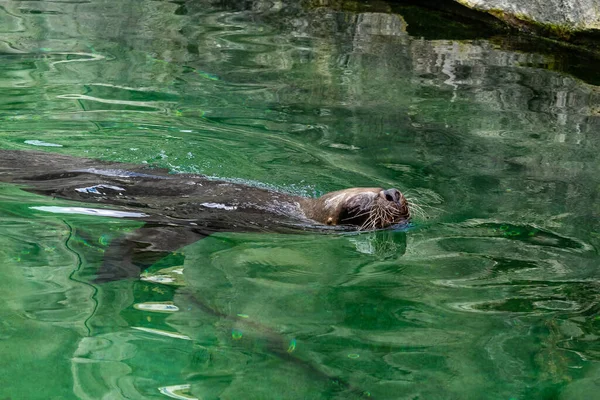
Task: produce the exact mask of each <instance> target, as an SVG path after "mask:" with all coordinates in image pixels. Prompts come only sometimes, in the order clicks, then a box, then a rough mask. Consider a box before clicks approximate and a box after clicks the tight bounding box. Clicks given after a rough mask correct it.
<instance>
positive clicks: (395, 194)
mask: <svg viewBox="0 0 600 400" xmlns="http://www.w3.org/2000/svg"><path fill="white" fill-rule="evenodd" d="M379 195H380V196H381V197H383V198H384V199H386V200H387V201H393V202H396V203H397V202H399V201H400V191H399V190H398V189H387V190H382V191H381V192H380V193H379Z"/></svg>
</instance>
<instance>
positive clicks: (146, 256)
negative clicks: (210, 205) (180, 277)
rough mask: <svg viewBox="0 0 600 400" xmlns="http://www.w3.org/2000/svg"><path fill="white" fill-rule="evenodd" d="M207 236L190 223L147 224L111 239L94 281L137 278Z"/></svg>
mask: <svg viewBox="0 0 600 400" xmlns="http://www.w3.org/2000/svg"><path fill="white" fill-rule="evenodd" d="M206 236H208V233H204V232H203V231H201V230H199V229H194V228H190V227H184V226H161V225H150V224H148V225H145V226H143V227H141V228H139V229H137V230H136V231H134V232H132V233H130V234H128V235H126V236H123V237H121V238H117V239H115V240H113V242H111V244H110V245H109V247H108V249H107V250H106V252H105V254H104V261H103V263H102V266H101V267H100V268H99V270H98V272H97V275H96V279H95V280H94V282H96V283H102V282H111V281H115V280H119V279H128V278H133V279H137V278H139V277H140V274H141V272H142V271H143V270H145V269H146V268H148V267H150V266H151V265H153V264H155V263H156V262H157V261H159V260H160V259H162V258H164V257H166V256H168V255H169V254H171V253H172V252H173V251H175V250H177V249H178V248H181V247H183V246H185V245H188V244H190V243H193V242H195V241H197V240H200V239H202V238H204V237H206Z"/></svg>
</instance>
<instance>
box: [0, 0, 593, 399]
mask: <svg viewBox="0 0 600 400" xmlns="http://www.w3.org/2000/svg"><path fill="white" fill-rule="evenodd" d="M332 3H333V2H332ZM318 4H327V2H319V3H318ZM352 4H354V3H351V5H352ZM316 5H317V2H312V3H311V2H306V3H304V4H297V2H291V1H290V2H287V1H283V2H282V1H272V2H269V1H259V0H256V1H249V2H248V1H246V2H241V1H240V2H219V1H212V2H211V1H196V2H192V1H190V2H179V1H178V2H165V1H148V0H141V1H137V0H136V1H129V0H126V1H108V0H91V1H86V2H76V1H74V2H51V1H48V2H26V1H19V2H17V1H14V2H3V3H2V4H1V5H0V140H1V147H2V148H4V149H21V150H44V151H51V152H60V153H65V154H70V155H74V156H81V157H89V158H99V159H105V160H113V161H121V162H130V163H151V164H155V165H158V166H163V167H168V168H170V169H171V170H173V171H174V172H195V173H202V174H207V175H212V176H218V177H222V178H228V179H234V180H239V181H241V182H247V183H250V184H254V185H262V186H266V187H271V188H276V189H278V190H282V191H286V192H291V193H297V194H305V195H316V194H320V193H323V192H326V191H330V190H337V189H341V188H345V187H351V186H375V185H381V186H385V187H397V188H399V189H401V190H402V191H403V192H405V193H407V194H408V195H410V197H411V198H412V199H413V201H414V202H415V203H418V204H420V205H421V206H422V208H423V210H424V215H417V216H416V218H415V221H414V222H415V223H414V226H413V227H412V228H411V229H409V230H408V231H406V232H380V233H366V234H361V235H352V236H348V235H339V236H338V235H319V234H311V235H274V234H234V233H222V234H219V235H215V236H212V237H209V238H207V239H204V240H201V241H198V242H196V243H194V244H192V245H190V246H187V247H185V248H182V249H180V250H179V251H178V252H177V253H174V254H172V255H170V256H168V257H167V258H165V259H164V260H161V261H160V262H159V263H158V264H157V265H155V266H153V267H152V268H150V269H149V270H148V271H146V272H145V274H144V276H143V277H142V278H141V279H140V280H139V281H118V282H112V283H107V284H93V283H92V282H93V278H94V274H95V271H96V270H97V268H98V267H99V266H101V265H102V260H103V254H104V252H105V251H106V249H107V248H108V247H109V246H110V244H111V242H113V241H114V240H115V239H118V238H119V237H122V236H123V235H126V234H127V232H131V231H133V230H135V229H136V228H138V227H139V226H140V224H139V222H136V221H128V220H124V219H116V218H105V217H94V216H83V215H68V214H52V213H48V212H44V211H39V210H36V209H34V208H32V207H39V206H49V205H52V206H56V205H64V206H72V205H74V203H68V202H66V201H61V200H57V199H51V198H46V197H41V196H36V195H33V194H29V193H27V192H24V191H22V190H20V189H19V188H18V187H16V186H14V185H9V184H3V185H2V186H0V198H1V202H0V232H1V233H0V243H1V244H2V246H1V247H0V258H1V259H0V266H1V267H0V271H1V277H2V279H0V300H1V302H0V304H2V308H1V309H0V359H1V360H2V368H0V398H1V399H5V398H10V399H149V398H152V399H154V398H156V399H169V398H178V399H353V398H356V399H358V398H374V399H482V398H486V399H505V400H508V399H569V400H570V399H591V398H594V396H596V395H597V391H598V389H599V387H598V386H599V384H598V379H599V377H600V365H599V362H598V361H599V359H600V317H599V315H598V309H599V303H598V302H599V293H600V292H599V290H600V285H599V283H598V277H599V273H598V268H599V264H600V263H599V261H600V257H599V256H598V248H599V247H600V222H599V219H598V218H599V214H600V201H599V198H598V197H599V196H598V192H599V189H600V163H599V162H598V158H599V157H598V154H599V152H600V141H599V139H598V132H600V89H599V87H598V86H594V85H593V84H592V83H594V82H598V81H599V80H600V73H597V72H595V70H594V68H592V67H589V66H591V65H594V64H593V62H594V59H591V58H589V59H588V58H586V57H589V56H588V55H586V54H585V53H577V52H575V51H574V50H572V49H567V50H566V51H562V50H560V48H559V47H557V46H555V45H554V44H551V43H548V42H541V41H539V42H536V41H534V40H530V39H526V38H523V37H518V36H514V35H510V34H508V33H504V32H484V31H482V30H481V29H480V28H479V25H476V24H475V25H471V26H468V25H464V24H467V23H468V21H467V22H465V21H463V20H462V19H461V21H460V23H459V22H456V21H452V20H448V19H445V18H446V17H445V16H444V15H443V14H437V13H435V14H431V13H430V12H429V11H427V10H423V9H418V8H415V7H412V6H406V7H404V6H395V7H394V8H393V10H394V11H395V13H383V12H382V11H385V10H389V9H391V8H390V7H389V6H388V5H385V4H383V5H382V3H377V7H375V6H373V7H367V6H363V7H362V8H361V7H358V8H356V7H354V6H352V7H350V8H352V9H354V10H353V11H352V10H351V11H344V9H343V8H339V7H337V6H338V5H339V2H335V4H334V5H335V6H336V7H333V6H332V7H316ZM474 26H475V28H474ZM474 32H478V33H474ZM573 73H575V75H573ZM66 167H68V166H66ZM157 276H162V283H157V282H156V280H157ZM166 281H170V282H166Z"/></svg>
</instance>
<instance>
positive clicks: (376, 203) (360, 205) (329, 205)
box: [302, 188, 410, 230]
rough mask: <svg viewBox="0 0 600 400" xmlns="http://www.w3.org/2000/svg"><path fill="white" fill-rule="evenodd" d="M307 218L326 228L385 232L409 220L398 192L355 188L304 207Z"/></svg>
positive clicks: (317, 200)
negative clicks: (352, 228)
mask: <svg viewBox="0 0 600 400" xmlns="http://www.w3.org/2000/svg"><path fill="white" fill-rule="evenodd" d="M302 208H303V210H304V212H305V214H306V216H307V217H309V218H311V219H313V220H315V221H318V222H321V223H323V224H326V225H353V226H356V227H358V230H374V229H383V228H387V227H390V226H394V225H401V224H406V223H408V222H409V220H410V210H409V207H408V201H407V200H406V198H405V197H404V195H403V194H402V193H401V192H400V191H399V190H398V189H393V188H392V189H383V188H352V189H345V190H339V191H337V192H331V193H327V194H325V195H323V196H321V197H319V198H318V199H312V200H311V201H309V202H307V203H305V204H303V207H302Z"/></svg>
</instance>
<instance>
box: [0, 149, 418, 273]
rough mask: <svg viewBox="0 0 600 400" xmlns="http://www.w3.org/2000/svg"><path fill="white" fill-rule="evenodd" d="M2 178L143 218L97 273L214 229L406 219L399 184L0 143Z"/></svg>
mask: <svg viewBox="0 0 600 400" xmlns="http://www.w3.org/2000/svg"><path fill="white" fill-rule="evenodd" d="M0 181H1V182H11V183H15V184H20V185H24V188H25V190H27V191H31V192H34V193H38V194H43V195H48V196H52V197H58V198H62V199H67V200H76V201H83V202H86V203H100V204H106V205H111V206H116V207H117V209H116V210H115V215H117V214H116V213H119V212H120V213H125V214H121V215H123V216H129V217H132V218H137V219H141V220H143V221H145V222H146V224H145V226H144V227H143V228H142V229H140V230H138V231H136V232H135V233H134V234H133V235H130V236H128V237H126V238H122V239H120V242H119V243H115V244H116V245H113V246H111V247H110V248H109V251H107V253H106V259H105V267H104V268H103V269H102V270H101V271H99V274H98V280H100V281H104V280H114V279H121V278H126V277H136V278H137V277H139V273H140V268H145V266H148V265H151V264H152V263H153V262H155V261H157V260H158V259H159V258H162V257H163V256H164V255H166V254H168V253H170V252H172V251H174V250H176V249H177V248H179V247H182V246H184V245H186V244H189V243H192V242H194V241H196V240H198V239H201V238H202V237H206V236H208V235H210V234H212V233H215V232H221V231H233V232H298V231H302V230H321V231H323V230H327V229H332V227H333V229H336V230H375V229H383V228H388V227H392V226H399V225H405V224H407V223H408V222H409V221H410V211H409V204H408V202H407V200H406V198H405V197H404V196H403V195H402V193H401V192H400V191H399V190H397V189H383V188H351V189H345V190H340V191H336V192H332V193H327V194H325V195H323V196H321V197H319V198H316V199H315V198H307V197H301V196H295V195H290V194H286V193H280V192H276V191H273V190H267V189H263V188H258V187H253V186H249V185H244V184H239V183H233V182H229V181H224V180H215V179H210V178H207V177H206V176H202V175H192V174H169V173H168V171H166V170H162V169H154V168H151V167H149V166H136V165H128V164H119V163H108V162H103V161H98V160H92V159H85V158H75V157H69V156H65V155H59V154H55V153H46V152H33V151H10V150H2V151H0Z"/></svg>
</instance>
